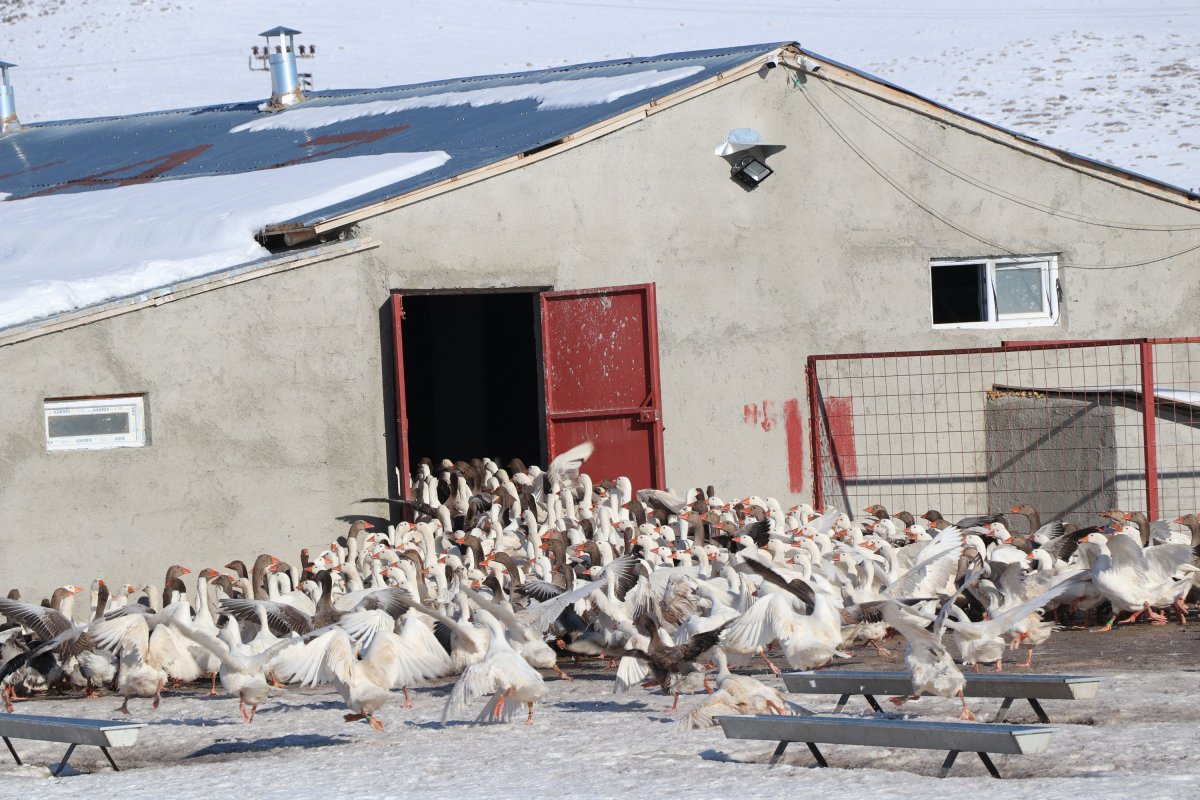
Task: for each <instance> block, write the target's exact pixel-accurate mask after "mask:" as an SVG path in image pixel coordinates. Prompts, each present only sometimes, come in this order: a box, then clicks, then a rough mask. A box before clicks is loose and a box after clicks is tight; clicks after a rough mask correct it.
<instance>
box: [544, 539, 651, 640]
mask: <svg viewBox="0 0 1200 800" xmlns="http://www.w3.org/2000/svg"><path fill="white" fill-rule="evenodd" d="M637 564H638V560H637V558H636V557H634V556H632V555H624V556H621V557H620V558H616V559H613V560H612V562H611V563H609V564H608V566H606V567H605V568H604V569H603V571H602V572H601V573H600V577H599V578H598V579H596V580H593V581H590V582H588V583H586V584H584V585H583V586H581V587H580V588H578V589H574V590H572V591H569V592H562V593H561V594H559V595H556V596H555V597H552V598H551V599H549V600H547V601H545V602H542V603H539V604H537V605H535V606H530V607H529V608H527V609H526V610H525V614H526V616H525V624H526V625H528V626H529V627H530V628H531V629H532V630H533V631H534V632H536V633H537V634H538V635H541V634H543V633H545V632H546V629H547V628H549V627H550V625H551V624H552V623H553V622H554V620H556V619H558V615H559V614H561V613H562V612H563V611H565V610H566V608H567V606H569V605H571V604H572V603H575V602H576V601H579V600H582V599H583V598H585V597H587V596H588V595H590V594H591V593H592V592H594V591H597V590H601V589H604V587H605V586H606V585H607V584H608V577H609V574H610V573H612V574H613V575H614V576H615V577H616V579H617V582H618V584H620V583H622V582H627V583H632V582H636V580H637Z"/></svg>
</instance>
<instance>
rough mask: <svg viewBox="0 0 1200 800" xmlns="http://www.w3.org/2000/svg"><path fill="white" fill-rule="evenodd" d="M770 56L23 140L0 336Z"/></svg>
mask: <svg viewBox="0 0 1200 800" xmlns="http://www.w3.org/2000/svg"><path fill="white" fill-rule="evenodd" d="M779 46H780V45H778V44H764V45H755V46H749V47H739V48H731V49H723V50H706V51H698V52H691V53H677V54H670V55H664V56H655V57H649V58H638V59H627V60H623V61H613V62H605V63H597V64H582V65H578V66H571V67H563V68H557V69H552V70H541V71H537V72H527V73H519V74H514V75H497V76H488V77H479V78H463V79H457V80H451V81H442V82H437V83H427V84H420V85H415V86H402V87H394V88H388V89H371V90H353V91H337V92H321V93H316V94H313V95H311V96H310V99H309V101H308V102H306V103H304V104H303V105H302V106H299V107H294V108H292V109H290V110H286V111H282V112H278V113H271V114H268V113H265V112H260V111H259V110H258V106H257V103H241V104H232V105H225V106H212V107H206V108H196V109H183V110H177V111H165V112H161V113H150V114H137V115H132V116H127V117H109V118H102V119H90V120H72V121H66V122H52V123H42V124H34V125H30V126H27V127H26V128H24V129H22V130H19V131H17V132H15V133H11V134H8V135H5V136H3V137H0V329H2V328H5V327H9V326H13V325H17V324H20V323H24V322H28V321H29V320H33V319H37V318H42V317H48V316H53V315H55V314H59V313H62V312H66V311H70V310H73V309H76V308H80V307H82V306H86V305H90V304H94V303H98V302H101V301H104V300H107V299H111V298H117V297H129V296H136V295H137V294H138V293H141V292H146V291H149V290H151V289H156V288H159V287H163V286H166V285H169V284H170V283H172V282H175V281H180V280H185V279H188V278H193V277H197V276H200V275H205V274H208V273H210V272H214V271H216V270H220V269H223V268H226V267H231V266H235V265H237V264H241V263H245V262H247V261H251V260H254V259H257V258H261V257H262V256H264V255H266V254H267V252H266V250H265V249H264V248H262V247H261V246H260V245H259V244H258V243H257V242H256V240H255V238H254V236H255V234H256V233H258V232H259V231H261V230H262V229H263V228H264V227H266V226H268V225H285V224H289V223H292V224H295V225H297V226H307V225H312V224H316V223H318V222H321V221H323V220H327V219H330V218H333V217H337V216H340V215H342V214H345V213H346V212H349V211H354V210H358V209H361V208H365V207H368V206H371V205H374V204H376V203H379V202H382V201H384V200H388V199H391V198H393V197H399V196H401V195H405V194H408V193H410V192H412V191H415V190H417V189H420V188H422V187H425V186H429V185H432V184H435V183H439V182H441V181H444V180H447V179H449V178H451V177H453V176H455V175H461V174H464V173H467V172H470V171H472V170H475V169H478V168H480V167H483V166H487V165H489V164H493V163H496V162H498V161H502V160H504V159H506V158H510V157H512V156H514V155H518V154H520V153H525V152H529V151H531V150H536V149H538V148H540V147H543V146H545V145H547V144H551V143H554V142H557V141H560V140H561V139H563V138H564V137H566V136H569V135H570V134H572V133H575V132H578V131H580V130H583V129H585V128H589V127H591V126H593V125H596V124H597V123H600V122H603V121H605V120H607V119H610V118H612V117H616V116H619V115H621V114H623V113H625V112H626V111H629V110H631V109H634V108H637V107H639V106H642V105H644V104H646V103H648V102H650V101H652V100H656V99H659V98H662V97H666V96H668V95H671V94H674V93H675V92H678V91H680V90H682V89H685V88H687V87H688V86H691V85H694V84H697V83H700V82H702V81H704V80H707V79H709V78H711V77H712V76H714V75H716V74H718V73H721V72H723V71H725V70H728V69H730V68H732V67H736V66H738V65H741V64H744V63H746V62H749V61H752V60H753V59H755V58H758V57H759V56H762V55H764V54H766V53H769V52H771V51H772V50H775V49H777V48H778V47H779Z"/></svg>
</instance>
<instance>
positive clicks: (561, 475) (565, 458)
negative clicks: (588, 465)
mask: <svg viewBox="0 0 1200 800" xmlns="http://www.w3.org/2000/svg"><path fill="white" fill-rule="evenodd" d="M594 449H595V445H593V444H592V443H591V442H583V443H581V444H577V445H575V446H574V447H572V448H571V449H570V450H567V451H565V452H563V453H559V454H558V455H557V456H556V457H555V459H554V460H553V461H551V462H550V466H549V467H548V468H547V469H546V473H547V474H548V475H549V477H550V482H551V483H552V484H553V483H557V484H558V485H559V486H560V487H562V488H563V489H571V488H573V487H574V486H575V484H576V483H577V482H578V481H579V470H580V469H581V468H582V467H583V462H585V461H587V460H588V459H589V458H591V457H592V451H593V450H594Z"/></svg>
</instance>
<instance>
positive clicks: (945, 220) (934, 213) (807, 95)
mask: <svg viewBox="0 0 1200 800" xmlns="http://www.w3.org/2000/svg"><path fill="white" fill-rule="evenodd" d="M810 77H812V76H810ZM819 80H822V81H824V80H825V79H823V78H821V79H819ZM800 94H801V95H802V96H803V97H804V99H805V100H806V101H808V104H809V105H810V106H812V108H813V110H814V111H815V112H816V113H817V115H818V116H820V117H821V119H823V120H824V121H825V124H826V125H828V126H829V127H830V129H831V130H832V131H833V133H834V134H835V135H836V136H837V137H838V138H839V139H840V140H841V141H842V143H843V144H845V145H846V147H848V148H849V149H850V150H851V151H853V152H854V154H855V155H856V156H858V158H859V159H860V160H861V161H862V162H863V163H864V164H866V165H867V167H869V168H870V169H871V171H872V172H874V173H875V174H876V175H878V176H879V177H880V178H882V179H883V180H884V181H885V182H887V184H888V185H890V186H891V187H892V188H893V189H895V190H896V191H898V192H900V194H902V195H904V197H906V198H907V199H908V200H909V202H911V203H912V204H913V205H915V206H917V208H920V209H921V210H922V211H924V212H925V213H926V214H929V215H930V216H931V217H933V218H934V219H937V220H938V221H939V222H941V223H942V224H944V225H946V226H948V227H950V228H953V229H954V230H956V231H958V232H959V233H961V234H963V235H964V236H966V237H968V238H970V239H974V240H975V241H977V242H980V243H981V244H985V245H987V246H988V247H991V248H994V249H995V250H998V251H1001V252H1003V253H1005V254H1007V255H1011V256H1020V255H1021V253H1020V251H1017V250H1013V249H1011V248H1009V247H1005V246H1004V245H1002V244H1000V243H998V242H994V241H992V240H990V239H987V238H985V237H984V236H982V235H980V234H977V233H974V232H973V231H971V230H969V229H967V228H965V227H963V226H962V225H960V224H958V223H956V222H955V221H954V220H952V219H950V218H949V217H947V216H946V215H944V214H942V213H941V212H939V211H938V210H937V209H935V208H933V207H931V206H929V205H928V204H927V203H925V202H923V201H922V200H921V199H920V198H918V197H917V196H916V195H914V194H913V193H912V192H911V191H909V190H908V189H907V188H906V187H905V186H903V185H902V184H901V183H900V181H898V180H897V179H895V178H893V177H892V176H891V175H890V174H889V173H888V172H887V171H886V170H884V169H883V168H882V167H881V166H879V165H878V164H876V163H875V161H873V160H872V159H871V157H870V156H868V155H867V154H866V152H864V151H863V150H862V148H860V147H859V146H858V145H857V144H855V143H854V142H853V141H852V140H851V139H850V137H848V136H847V135H846V134H845V133H844V132H843V131H842V129H841V127H839V126H838V124H837V123H836V122H835V121H834V120H833V118H832V117H831V116H830V115H829V113H828V112H827V111H826V109H825V108H824V107H823V106H822V105H821V104H820V102H819V101H817V99H816V98H815V97H813V96H812V92H810V91H807V90H806V88H804V86H801V87H800ZM1197 250H1200V244H1196V245H1193V246H1191V247H1187V248H1185V249H1183V250H1179V251H1177V252H1174V253H1169V254H1167V255H1164V256H1160V257H1158V258H1151V259H1146V260H1144V261H1137V262H1131V263H1128V264H1074V263H1066V262H1062V261H1060V262H1059V268H1060V269H1078V270H1121V269H1133V268H1135V267H1144V266H1149V265H1151V264H1158V263H1161V262H1163V261H1169V260H1170V259H1173V258H1178V257H1179V256H1182V255H1187V254H1188V253H1192V252H1195V251H1197Z"/></svg>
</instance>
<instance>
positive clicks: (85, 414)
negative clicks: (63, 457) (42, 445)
mask: <svg viewBox="0 0 1200 800" xmlns="http://www.w3.org/2000/svg"><path fill="white" fill-rule="evenodd" d="M43 405H44V412H45V413H44V417H45V422H46V449H47V450H49V451H51V452H53V451H56V450H107V449H109V448H114V447H145V446H146V398H145V396H144V395H133V396H130V395H125V396H122V397H93V398H88V399H86V400H53V399H48V400H46V401H45V402H44V404H43Z"/></svg>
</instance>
